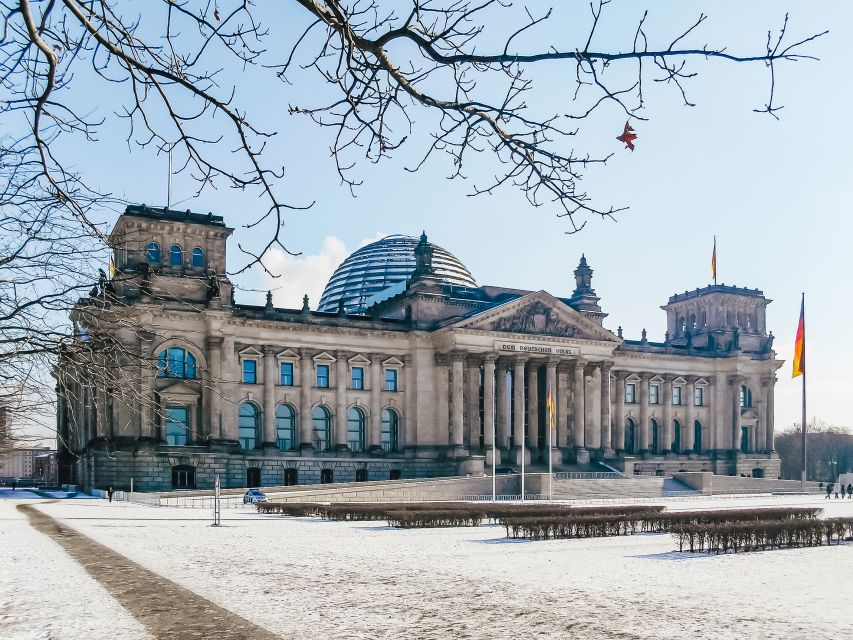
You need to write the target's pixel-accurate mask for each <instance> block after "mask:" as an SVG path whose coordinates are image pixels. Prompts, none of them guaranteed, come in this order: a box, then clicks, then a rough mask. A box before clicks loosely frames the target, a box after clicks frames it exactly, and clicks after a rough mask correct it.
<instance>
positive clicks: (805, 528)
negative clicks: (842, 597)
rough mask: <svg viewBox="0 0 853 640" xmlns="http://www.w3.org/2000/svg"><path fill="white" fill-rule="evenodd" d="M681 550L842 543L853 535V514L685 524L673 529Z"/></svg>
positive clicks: (761, 549) (762, 548) (785, 546)
mask: <svg viewBox="0 0 853 640" xmlns="http://www.w3.org/2000/svg"><path fill="white" fill-rule="evenodd" d="M672 537H673V538H674V539H675V541H676V542H677V543H678V550H679V551H689V552H691V553H697V552H699V553H701V552H705V551H707V552H714V553H728V552H730V551H731V552H734V553H738V552H739V551H740V552H744V551H765V550H768V549H783V548H788V549H790V548H794V547H817V546H820V545H822V544H824V541H825V542H826V544H828V545H829V544H832V543H833V542H835V544H838V543H839V542H841V540H842V539H844V538H851V537H853V517H847V518H828V519H826V520H806V519H799V520H796V519H786V520H759V521H752V522H738V523H731V522H729V523H724V524H720V523H704V524H682V525H676V526H674V527H673V528H672Z"/></svg>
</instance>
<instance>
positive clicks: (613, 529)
mask: <svg viewBox="0 0 853 640" xmlns="http://www.w3.org/2000/svg"><path fill="white" fill-rule="evenodd" d="M639 522H641V520H640V519H639V518H638V517H635V516H633V515H627V514H603V515H583V516H577V517H566V516H555V517H538V518H506V519H505V520H504V527H506V537H507V538H529V539H530V540H555V539H559V538H600V537H606V536H624V535H628V534H631V533H636V532H637V527H638V523H639Z"/></svg>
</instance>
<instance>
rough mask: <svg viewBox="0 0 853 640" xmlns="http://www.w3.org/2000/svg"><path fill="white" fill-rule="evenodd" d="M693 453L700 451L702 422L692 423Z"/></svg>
mask: <svg viewBox="0 0 853 640" xmlns="http://www.w3.org/2000/svg"><path fill="white" fill-rule="evenodd" d="M693 453H702V423H701V422H699V421H698V420H696V421H695V422H694V423H693Z"/></svg>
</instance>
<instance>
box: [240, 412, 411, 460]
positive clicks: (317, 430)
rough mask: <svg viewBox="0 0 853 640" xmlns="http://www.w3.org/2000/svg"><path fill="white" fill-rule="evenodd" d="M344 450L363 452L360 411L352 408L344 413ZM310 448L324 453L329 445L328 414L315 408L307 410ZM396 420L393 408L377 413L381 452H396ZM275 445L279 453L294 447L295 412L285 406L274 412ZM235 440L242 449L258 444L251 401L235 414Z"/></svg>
mask: <svg viewBox="0 0 853 640" xmlns="http://www.w3.org/2000/svg"><path fill="white" fill-rule="evenodd" d="M346 421H347V447H348V448H349V450H350V451H364V450H365V446H366V444H365V443H366V435H365V433H366V424H367V420H366V417H365V413H364V411H362V410H361V409H359V408H358V407H352V408H351V409H350V410H349V411H347V414H346ZM311 424H312V427H313V438H314V442H313V443H312V444H313V445H314V448H315V449H316V450H318V451H327V450H329V449H331V448H332V447H333V446H334V443H333V442H332V439H331V436H332V414H331V413H330V412H329V410H328V409H327V408H326V407H324V406H322V405H318V406H316V407H314V408H313V409H312V410H311ZM399 424H400V419H399V416H398V415H397V412H396V411H394V410H393V409H383V410H382V413H381V414H380V430H379V445H380V446H381V447H382V449H384V450H385V451H389V452H393V451H397V445H398V441H399ZM275 430H276V446H277V447H278V448H279V449H280V450H281V451H288V450H290V449H295V448H296V447H297V446H298V445H299V442H298V439H297V435H298V425H297V421H296V410H295V409H294V408H293V407H292V406H290V405H289V404H280V405H279V406H278V407H276V410H275ZM238 432H239V433H238V437H239V440H240V446H241V447H243V449H256V448H257V447H258V446H259V445H260V443H261V437H260V433H261V410H260V409H259V408H258V406H257V405H255V404H253V403H251V402H244V403H243V404H241V405H240V410H239V413H238Z"/></svg>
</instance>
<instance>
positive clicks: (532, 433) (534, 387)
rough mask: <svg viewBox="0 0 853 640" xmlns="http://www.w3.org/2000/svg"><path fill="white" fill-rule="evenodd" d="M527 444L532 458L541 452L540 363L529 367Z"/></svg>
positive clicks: (529, 363)
mask: <svg viewBox="0 0 853 640" xmlns="http://www.w3.org/2000/svg"><path fill="white" fill-rule="evenodd" d="M525 444H526V446H527V448H528V449H529V450H530V455H531V456H532V457H535V456H536V453H537V452H538V451H539V363H538V362H536V361H530V362H528V365H527V432H526V433H525Z"/></svg>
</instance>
